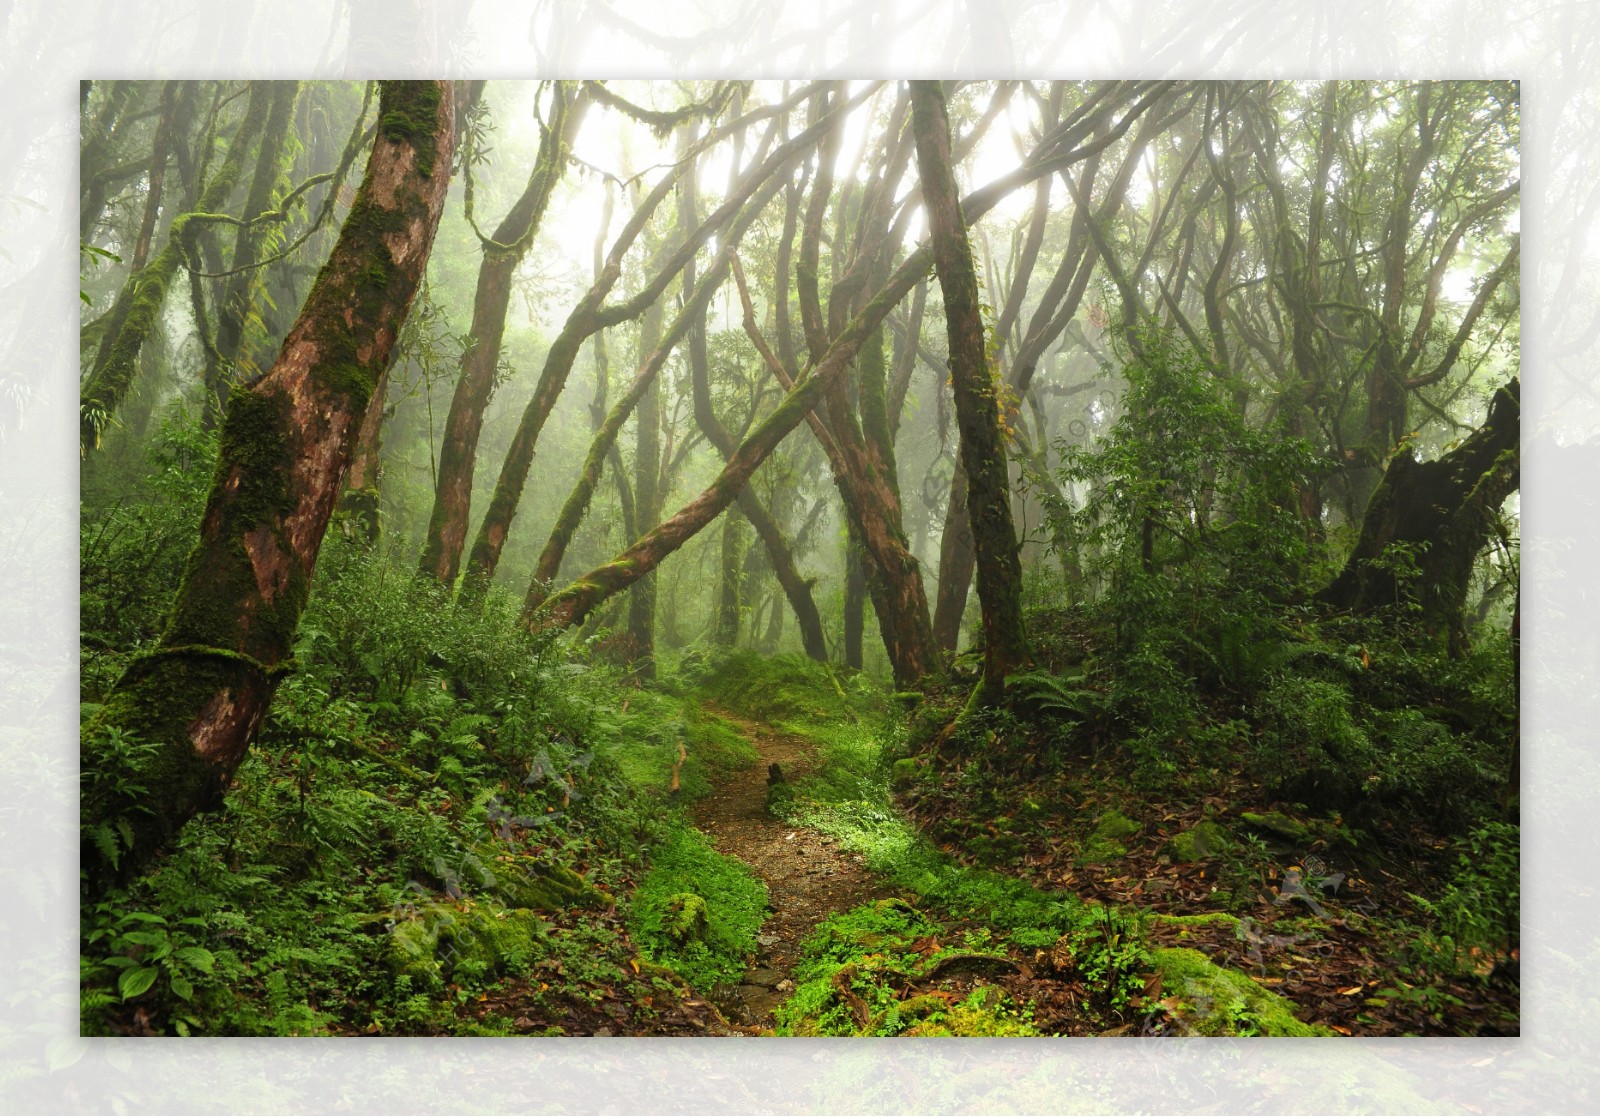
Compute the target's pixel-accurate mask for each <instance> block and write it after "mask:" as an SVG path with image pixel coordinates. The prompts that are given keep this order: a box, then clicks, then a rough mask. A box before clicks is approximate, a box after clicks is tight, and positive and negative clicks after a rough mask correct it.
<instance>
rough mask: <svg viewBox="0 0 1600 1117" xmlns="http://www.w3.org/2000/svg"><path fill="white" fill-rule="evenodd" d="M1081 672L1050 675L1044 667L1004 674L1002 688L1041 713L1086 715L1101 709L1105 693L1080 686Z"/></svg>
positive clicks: (1062, 716) (1097, 713) (1071, 718)
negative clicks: (1075, 684)
mask: <svg viewBox="0 0 1600 1117" xmlns="http://www.w3.org/2000/svg"><path fill="white" fill-rule="evenodd" d="M1084 678H1085V676H1083V675H1053V674H1051V673H1050V672H1048V671H1024V672H1020V673H1019V674H1016V675H1008V676H1007V677H1006V689H1007V690H1009V691H1011V692H1012V693H1014V694H1015V695H1016V697H1017V699H1018V700H1019V701H1021V702H1023V703H1026V704H1028V705H1030V706H1032V707H1034V708H1035V709H1037V710H1039V711H1040V712H1041V713H1047V714H1053V715H1055V716H1056V717H1059V718H1062V719H1063V720H1073V719H1088V718H1092V717H1096V716H1098V715H1099V714H1101V713H1103V712H1104V710H1105V704H1106V697H1105V695H1104V694H1101V693H1100V692H1099V691H1095V690H1090V689H1088V688H1087V687H1083V686H1074V685H1072V684H1074V683H1082V682H1083V681H1084Z"/></svg>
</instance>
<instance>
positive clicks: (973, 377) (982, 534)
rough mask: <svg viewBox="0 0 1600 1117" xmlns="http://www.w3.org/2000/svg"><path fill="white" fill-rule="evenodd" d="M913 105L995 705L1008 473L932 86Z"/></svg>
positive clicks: (1008, 626)
mask: <svg viewBox="0 0 1600 1117" xmlns="http://www.w3.org/2000/svg"><path fill="white" fill-rule="evenodd" d="M911 108H912V119H913V124H914V127H915V130H916V140H917V164H918V168H919V171H920V173H921V178H922V197H923V202H924V204H925V205H926V206H927V209H928V226H929V229H930V230H931V232H932V234H933V256H934V270H935V272H936V273H937V274H938V277H939V286H940V289H941V290H942V291H943V292H944V312H945V332H946V334H947V336H948V337H949V342H950V383H951V386H952V388H953V390H954V395H955V403H956V425H957V427H958V429H959V430H960V432H961V461H962V465H963V468H964V469H965V470H966V474H967V514H968V516H969V517H970V518H971V520H972V529H973V530H972V536H973V550H974V552H975V555H976V560H977V582H978V602H979V604H980V605H981V606H982V608H983V637H984V639H983V647H984V672H983V678H984V681H983V689H984V691H985V692H986V695H987V697H988V698H989V699H990V700H995V699H998V698H999V697H1000V696H1001V694H1002V693H1003V692H1004V690H1005V677H1006V675H1008V674H1010V673H1011V672H1012V671H1014V670H1015V669H1016V668H1017V667H1018V666H1020V665H1021V664H1023V663H1024V662H1026V660H1027V658H1028V647H1027V639H1026V635H1025V633H1024V631H1023V624H1022V565H1021V562H1020V560H1019V559H1018V557H1017V536H1016V530H1015V528H1014V527H1013V525H1012V522H1011V492H1010V476H1009V470H1008V468H1007V464H1006V454H1005V443H1004V440H1003V439H1002V436H1001V434H1000V408H999V401H998V399H997V396H996V391H995V382H996V379H997V377H996V375H995V374H996V371H997V370H995V369H994V368H993V367H991V365H990V363H989V358H988V353H987V349H986V346H985V340H984V328H983V312H982V310H981V308H980V303H979V297H978V280H977V274H976V272H975V271H974V270H973V266H972V249H971V246H970V245H969V244H968V241H967V227H966V222H965V220H964V219H963V218H962V216H961V202H960V194H959V193H958V191H957V188H956V179H955V172H954V171H953V169H952V168H951V166H950V122H949V120H948V119H947V118H946V116H945V108H944V95H943V93H942V92H941V91H940V88H939V84H938V83H937V82H931V81H915V82H912V83H911Z"/></svg>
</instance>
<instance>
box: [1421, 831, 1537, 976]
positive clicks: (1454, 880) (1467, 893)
mask: <svg viewBox="0 0 1600 1117" xmlns="http://www.w3.org/2000/svg"><path fill="white" fill-rule="evenodd" d="M1521 842H1522V832H1521V828H1520V827H1519V826H1517V825H1515V824H1512V823H1504V822H1488V823H1485V824H1483V825H1482V826H1479V827H1478V828H1477V829H1475V830H1473V831H1472V832H1471V833H1470V834H1468V835H1467V838H1466V840H1465V841H1464V842H1463V843H1462V845H1463V846H1464V848H1463V849H1462V851H1461V853H1460V855H1459V857H1458V858H1457V860H1456V868H1455V872H1454V873H1452V874H1451V877H1450V882H1449V883H1448V884H1447V885H1446V886H1445V888H1444V891H1443V892H1442V893H1441V894H1440V895H1439V898H1438V899H1436V900H1431V901H1430V900H1427V899H1424V898H1423V897H1421V896H1417V895H1413V896H1412V897H1411V898H1412V899H1413V900H1415V901H1416V902H1417V905H1418V906H1419V907H1420V908H1421V909H1422V910H1423V911H1425V912H1427V913H1428V914H1430V915H1432V916H1433V917H1434V919H1435V920H1437V922H1438V927H1439V930H1438V933H1437V934H1425V935H1422V936H1419V938H1418V942H1417V947H1418V953H1419V954H1420V955H1421V957H1422V960H1423V961H1424V963H1425V964H1427V965H1429V966H1431V967H1433V968H1437V969H1443V970H1444V971H1445V972H1449V973H1453V972H1458V971H1461V970H1463V969H1464V970H1466V971H1467V972H1471V973H1478V974H1483V973H1487V972H1488V970H1489V969H1490V968H1491V967H1492V966H1494V965H1495V964H1496V963H1497V962H1499V961H1501V960H1504V959H1507V958H1510V957H1511V956H1513V954H1514V952H1515V951H1516V950H1517V948H1518V945H1519V941H1520V935H1521V930H1520V927H1521V922H1520V921H1521V901H1522V891H1521V867H1522V866H1521V850H1522V845H1521Z"/></svg>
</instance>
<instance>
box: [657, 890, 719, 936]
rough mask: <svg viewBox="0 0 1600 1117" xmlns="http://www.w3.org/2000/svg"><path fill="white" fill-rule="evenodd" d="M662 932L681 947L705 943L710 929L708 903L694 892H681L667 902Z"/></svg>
mask: <svg viewBox="0 0 1600 1117" xmlns="http://www.w3.org/2000/svg"><path fill="white" fill-rule="evenodd" d="M662 930H663V931H665V932H666V934H667V937H668V938H669V939H671V940H672V941H673V942H675V943H677V944H678V945H679V946H687V945H688V944H689V943H691V942H704V941H705V939H706V935H707V934H708V933H709V931H710V927H709V925H708V924H707V922H706V902H705V899H704V898H703V897H701V896H698V895H696V894H695V893H693V892H680V893H678V894H677V895H676V896H674V897H672V899H671V900H669V901H667V910H666V918H665V919H664V921H663V924H662Z"/></svg>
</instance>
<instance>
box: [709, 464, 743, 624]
mask: <svg viewBox="0 0 1600 1117" xmlns="http://www.w3.org/2000/svg"><path fill="white" fill-rule="evenodd" d="M746 491H747V492H748V491H749V490H748V489H747V490H746ZM739 527H740V521H739V510H738V507H737V506H735V507H733V508H729V509H728V510H727V511H726V512H724V513H723V514H722V569H721V577H720V579H719V580H718V583H717V587H718V591H717V624H716V629H715V633H714V635H713V640H714V641H715V642H716V643H718V644H721V645H722V646H723V647H727V648H732V647H736V646H737V645H738V643H739V605H740V600H739V598H740V594H739V583H740V581H741V580H742V579H743V577H744V571H743V570H742V568H741V564H740V561H739V560H740V557H741V554H742V552H743V549H744V548H743V539H742V536H743V532H741V531H740V530H739Z"/></svg>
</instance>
